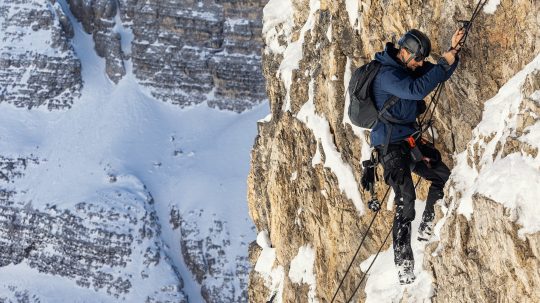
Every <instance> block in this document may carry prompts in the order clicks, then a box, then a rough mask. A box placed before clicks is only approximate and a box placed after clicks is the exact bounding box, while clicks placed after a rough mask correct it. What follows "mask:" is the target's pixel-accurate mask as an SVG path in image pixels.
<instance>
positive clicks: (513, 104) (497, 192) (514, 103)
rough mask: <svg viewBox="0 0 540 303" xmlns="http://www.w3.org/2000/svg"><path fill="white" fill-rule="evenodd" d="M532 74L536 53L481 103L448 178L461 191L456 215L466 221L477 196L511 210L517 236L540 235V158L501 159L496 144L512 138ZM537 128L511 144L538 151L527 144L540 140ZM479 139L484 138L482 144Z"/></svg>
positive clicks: (539, 144)
mask: <svg viewBox="0 0 540 303" xmlns="http://www.w3.org/2000/svg"><path fill="white" fill-rule="evenodd" d="M535 70H540V55H538V56H537V57H536V58H535V59H534V60H533V61H532V62H531V63H529V64H528V65H527V66H526V67H525V68H524V69H523V70H521V71H520V72H518V73H517V74H516V75H515V76H514V77H512V78H511V79H510V80H509V81H508V82H507V83H506V84H505V85H503V86H502V87H501V88H500V90H499V92H498V93H497V95H495V96H494V97H493V98H491V99H490V100H488V101H486V103H485V104H484V112H483V115H482V121H480V123H479V124H478V126H477V127H476V128H475V129H474V131H473V139H472V140H471V142H470V143H469V145H468V151H467V150H466V151H464V152H462V153H461V154H459V155H457V157H456V160H457V162H456V166H455V168H454V169H453V171H452V176H451V178H452V180H453V181H454V183H455V187H454V188H451V189H450V190H451V192H452V191H458V192H461V193H462V198H461V199H460V200H459V201H458V203H459V204H458V208H457V212H458V213H459V214H463V215H465V216H466V217H467V218H468V219H470V218H471V215H472V213H473V204H472V201H473V199H472V197H473V195H474V194H475V193H479V194H481V195H483V196H486V197H488V198H490V199H492V200H494V201H496V202H498V203H501V204H502V205H503V206H504V207H506V208H508V209H510V210H512V212H513V213H514V214H515V218H516V223H518V224H519V225H521V226H522V228H521V229H520V230H519V235H520V236H524V234H527V233H535V232H538V231H540V208H539V207H538V197H539V196H540V186H538V184H540V169H539V168H540V155H537V156H536V157H535V158H533V157H531V156H528V155H524V154H522V153H521V152H516V153H512V154H509V155H507V156H505V157H504V158H503V157H502V155H501V153H502V152H501V150H500V149H499V146H500V144H503V145H504V143H505V142H506V141H507V140H508V139H512V137H514V136H515V129H516V128H517V123H518V116H519V115H518V114H519V111H520V106H521V103H522V101H523V98H524V97H525V96H523V95H522V86H523V84H524V82H525V79H526V77H527V76H528V75H529V74H530V73H532V72H534V71H535ZM534 96H535V94H533V97H534ZM538 125H539V123H538V122H537V123H536V124H534V125H532V126H530V127H528V128H527V130H528V131H529V132H528V133H527V134H526V135H524V136H522V137H518V138H517V140H519V141H522V142H526V143H528V144H530V145H531V146H532V147H535V148H538V149H539V150H540V141H538V140H531V139H532V138H540V127H538ZM483 138H490V140H489V142H484V140H485V139H483ZM476 144H479V145H480V146H481V147H482V149H481V151H480V154H475V153H476V152H475V149H474V148H473V146H475V145H476ZM468 152H469V154H471V155H470V156H468ZM468 157H479V161H478V165H475V164H473V167H470V166H469V164H468V163H467V158H468Z"/></svg>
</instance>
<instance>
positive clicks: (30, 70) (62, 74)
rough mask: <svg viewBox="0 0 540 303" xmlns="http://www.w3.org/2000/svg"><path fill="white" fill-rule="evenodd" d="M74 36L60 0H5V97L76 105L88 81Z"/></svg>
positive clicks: (0, 46) (0, 49)
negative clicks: (84, 80)
mask: <svg viewBox="0 0 540 303" xmlns="http://www.w3.org/2000/svg"><path fill="white" fill-rule="evenodd" d="M72 35H73V29H72V28H71V25H70V23H69V22H68V20H67V18H66V16H65V15H64V13H63V12H62V10H61V9H60V6H59V5H58V3H56V1H54V0H50V1H49V0H48V1H31V0H13V1H2V2H0V102H8V103H12V104H14V105H16V106H18V107H26V108H33V107H38V106H43V107H46V108H48V109H59V108H69V107H71V105H72V104H73V101H74V99H76V98H77V97H78V96H79V95H80V94H79V90H80V88H81V82H82V80H81V73H80V70H81V64H80V62H79V60H78V59H77V57H76V55H75V52H74V51H73V49H72V48H71V46H70V44H69V38H70V37H71V36H72Z"/></svg>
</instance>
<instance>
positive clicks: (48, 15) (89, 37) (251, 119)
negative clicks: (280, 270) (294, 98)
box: [0, 0, 268, 303]
mask: <svg viewBox="0 0 540 303" xmlns="http://www.w3.org/2000/svg"><path fill="white" fill-rule="evenodd" d="M69 2H71V3H68V2H66V1H54V0H53V1H44V2H43V1H33V0H27V1H23V0H17V1H9V2H2V3H0V15H1V19H0V29H2V31H0V35H1V36H0V43H2V44H0V60H1V61H0V62H1V63H0V91H1V94H0V98H1V99H0V101H3V102H1V103H0V139H1V142H2V144H0V184H1V185H0V266H1V267H0V281H1V282H0V301H2V302H42V303H43V302H246V301H247V297H246V294H247V279H248V273H249V270H250V264H249V262H248V260H247V250H248V245H249V243H250V242H252V241H253V240H254V239H255V233H254V230H253V225H252V222H251V220H250V219H249V218H248V211H247V205H246V182H245V180H246V177H247V173H248V169H249V150H250V148H251V145H252V141H253V138H254V137H255V134H256V123H255V122H256V121H257V120H259V119H260V118H262V117H264V116H265V115H266V114H267V111H268V109H267V105H266V104H264V103H261V102H262V100H263V98H262V95H263V94H261V92H260V90H258V88H257V85H258V84H256V81H258V80H257V78H256V77H251V76H249V73H248V75H247V76H246V75H244V74H243V73H242V71H243V70H239V71H237V72H236V73H238V74H239V75H244V76H243V77H246V78H250V81H253V82H250V83H251V84H250V85H251V86H252V87H251V88H252V91H253V92H255V95H257V94H258V95H257V96H258V98H256V97H253V96H251V97H253V98H252V99H250V98H243V99H242V98H240V99H239V100H240V101H239V103H237V104H232V103H227V101H231V100H233V99H234V96H235V94H239V95H241V94H243V93H242V88H238V90H236V88H235V87H232V86H231V85H229V84H227V83H229V82H230V81H233V80H232V79H230V77H232V75H228V76H226V77H225V78H227V77H228V78H227V79H225V78H224V80H223V81H221V82H220V81H217V80H215V79H218V80H219V79H221V78H220V77H224V76H222V75H223V73H218V74H217V75H214V77H213V79H214V80H213V81H211V83H212V85H210V86H209V90H210V91H212V90H215V91H216V92H217V91H221V92H222V93H216V94H213V95H208V94H206V93H205V96H206V98H204V99H201V98H199V97H200V94H197V93H193V94H192V92H189V91H187V90H184V89H183V88H178V87H175V85H176V84H178V83H179V82H182V80H181V79H182V77H183V76H182V75H181V73H183V72H186V73H187V74H189V72H188V71H189V69H187V70H186V69H185V67H182V66H178V67H177V68H178V69H179V70H182V71H181V72H179V71H178V70H177V69H174V68H173V69H172V71H171V73H172V74H171V75H172V76H174V77H176V76H179V77H180V80H178V79H177V80H176V81H177V82H174V83H167V81H168V80H167V79H160V80H156V81H155V82H153V83H154V84H155V83H158V81H161V84H163V85H165V84H167V85H170V87H169V88H168V89H169V90H170V92H171V93H170V94H168V95H167V96H165V95H164V94H157V95H156V91H157V89H156V85H154V84H152V83H150V82H148V81H147V80H148V79H149V78H148V77H149V75H156V73H155V71H154V72H152V71H149V70H148V69H147V68H150V67H151V68H153V69H161V70H165V65H168V64H170V62H172V61H167V60H165V59H163V58H166V57H167V56H168V55H169V54H170V55H171V56H179V57H175V58H181V57H182V56H180V55H179V54H178V52H180V51H179V50H178V52H177V50H175V49H171V47H168V48H169V49H170V50H169V51H168V52H167V55H165V52H161V51H160V52H159V53H156V54H154V56H153V57H152V60H154V61H155V62H161V63H162V66H154V65H153V64H154V61H152V62H150V61H147V62H145V63H144V66H143V65H141V64H142V63H141V62H142V61H141V60H142V59H141V58H142V57H143V56H144V57H145V58H146V59H148V60H149V59H150V55H149V54H148V52H146V53H145V52H140V51H136V50H135V48H136V47H133V48H131V52H129V51H130V46H136V45H139V46H140V44H141V43H142V42H141V41H142V38H141V36H140V35H139V34H140V33H138V32H137V31H140V30H143V29H144V28H145V27H144V26H143V24H142V23H141V24H138V25H137V22H142V20H141V19H140V18H137V17H134V15H133V14H137V13H142V12H143V11H144V10H139V7H138V6H134V7H129V5H130V3H131V2H129V1H126V2H123V1H119V2H117V1H95V2H94V1H69ZM170 2H171V3H169V7H172V5H173V4H174V3H173V2H172V1H170ZM201 3H202V2H201ZM205 3H206V2H205ZM70 4H71V5H70ZM91 4H96V6H95V7H105V8H106V10H105V11H107V12H108V14H105V15H104V16H105V17H103V18H101V19H99V20H100V22H102V23H107V22H106V21H107V18H106V16H113V17H114V18H113V20H116V23H114V22H113V23H114V24H113V25H112V26H109V27H107V28H106V30H104V29H103V28H100V30H102V31H101V32H98V30H96V31H94V30H89V28H87V27H88V25H87V24H85V22H84V21H83V23H79V22H78V19H77V18H76V17H75V16H74V15H73V13H72V10H71V9H73V10H74V11H76V7H79V6H80V7H85V8H88V7H92V6H91ZM132 4H133V3H132ZM135 4H136V3H135ZM135 4H133V5H135ZM183 4H185V5H186V6H188V5H197V3H188V4H186V3H183ZM100 5H102V6H100ZM108 5H109V6H108ZM110 5H112V7H113V8H114V9H113V10H112V8H111V7H110ZM227 5H229V6H231V5H230V4H227ZM155 6H157V7H161V4H155ZM95 7H94V8H95ZM215 8H216V9H218V8H219V7H218V6H217V5H215ZM124 9H126V10H127V9H131V11H132V12H131V14H132V15H130V18H132V19H129V20H128V19H124V18H123V17H124V15H123V14H124V13H123V10H124ZM187 9H188V8H185V10H186V11H187ZM201 9H202V8H201ZM229 9H230V10H233V9H231V8H229ZM111 10H112V12H113V14H112V15H111V13H110V12H111ZM233 11H234V10H233ZM237 11H239V12H242V10H237ZM161 13H162V14H160V15H159V16H160V18H163V19H167V14H165V13H163V11H161ZM125 14H128V15H129V14H130V13H125ZM182 14H183V13H182ZM90 16H92V18H94V17H95V18H99V17H100V13H99V11H97V10H93V11H91V14H90ZM182 16H184V17H185V14H183V15H182ZM78 17H80V15H78ZM244 17H246V20H245V21H241V20H237V21H236V23H234V24H238V25H239V26H240V25H242V24H243V25H244V26H245V27H247V28H249V26H247V25H249V24H251V23H253V22H256V20H255V21H249V20H251V19H249V18H252V19H253V18H255V17H256V14H255V13H253V14H252V15H249V14H248V13H246V14H245V16H244ZM119 18H120V19H122V21H121V22H120V21H119ZM170 18H172V17H170ZM170 18H169V19H170ZM204 18H206V17H205V16H199V17H198V18H195V17H193V16H192V18H191V19H190V20H191V21H192V22H194V23H197V22H202V20H203V19H204ZM169 19H167V20H169ZM188 19H189V18H188ZM96 20H97V19H96ZM197 20H198V21H197ZM220 20H221V21H220V22H221V23H220V24H221V26H223V24H225V23H227V22H228V21H227V20H226V19H224V18H222V19H220ZM169 21H171V20H169ZM160 22H161V24H166V23H167V21H166V20H165V21H164V20H161V21H160ZM250 22H251V23H250ZM154 23H155V21H151V22H150V23H149V24H147V25H146V26H147V27H148V28H150V27H151V26H152V24H154ZM215 23H216V24H217V23H219V22H217V21H216V22H215ZM158 24H159V22H158ZM177 24H181V25H185V24H186V22H181V23H177ZM246 24H247V25H246ZM109 25H110V24H109ZM92 26H94V25H91V26H90V29H92ZM96 28H98V26H96ZM255 28H256V27H255ZM176 30H177V31H178V32H176V34H177V37H176V39H177V40H178V41H181V38H182V37H183V36H182V33H183V31H187V32H190V31H189V30H186V29H184V30H183V31H182V30H179V29H178V28H177V29H176ZM161 32H162V31H161V30H159V29H158V30H157V32H156V33H161ZM163 32H164V31H163ZM191 32H196V30H192V31H191ZM89 33H90V34H89ZM229 34H230V35H234V33H233V31H229ZM107 35H111V37H114V39H109V38H107V37H105V40H106V41H109V43H113V42H114V41H119V42H120V44H119V48H120V50H121V52H118V53H116V54H120V55H119V56H117V57H115V56H114V53H101V52H100V51H99V49H100V46H99V44H100V43H101V42H99V37H101V38H103V36H107ZM239 35H240V36H241V35H242V34H241V32H240V34H239ZM96 37H98V38H96ZM168 38H169V39H173V38H174V37H173V35H172V34H171V33H169V36H168ZM246 39H247V38H246ZM158 40H159V39H158ZM111 41H113V42H111ZM225 41H228V40H227V39H225ZM159 43H160V42H159V41H156V42H154V44H153V45H154V47H156V48H157V47H161V44H159ZM229 44H230V45H229V46H230V47H233V46H234V43H229ZM256 46H257V44H256V43H255V42H254V44H253V47H252V49H251V51H254V49H255V47H256ZM163 47H164V48H167V46H163ZM179 47H180V48H181V49H191V50H192V51H194V50H193V47H190V46H188V47H186V48H182V47H181V45H180V46H179ZM105 49H108V48H107V47H105ZM111 49H112V48H111ZM156 50H157V49H156ZM201 53H206V52H205V50H204V49H203V50H202V51H201ZM229 54H230V55H231V56H232V57H234V58H236V59H237V60H238V62H237V63H236V64H237V65H240V63H242V60H244V59H245V60H247V62H248V63H249V62H251V63H252V66H251V67H250V68H252V69H253V70H252V71H250V73H256V72H257V69H256V66H257V65H258V64H260V63H257V60H259V59H258V58H257V56H255V55H252V56H251V57H242V56H239V55H237V56H235V55H234V53H233V52H232V51H230V50H229ZM222 55H224V54H223V53H222ZM137 56H139V57H137ZM225 57H226V56H225ZM208 59H209V57H208V58H207V57H205V58H202V59H201V60H202V61H201V62H204V61H208ZM137 60H139V61H137ZM171 60H172V59H171ZM184 60H185V58H184ZM190 62H191V63H194V64H196V63H197V60H196V59H193V58H191V59H190ZM115 64H117V65H115ZM120 66H121V67H122V68H123V71H122V68H119V67H120ZM245 66H249V64H247V63H246V65H245ZM143 73H147V75H146V77H147V78H145V76H141V75H142V74H143ZM179 73H180V74H179ZM206 73H208V74H210V75H211V74H212V72H211V71H207V72H206ZM220 75H221V76H220ZM195 78H196V77H195ZM195 78H193V79H195ZM211 78H212V77H211ZM258 79H261V78H258ZM197 81H199V82H201V83H202V80H201V79H199V80H197ZM161 91H163V90H161ZM225 91H226V92H227V93H225ZM172 92H174V94H172ZM178 94H184V96H192V97H193V99H191V100H188V99H185V100H184V99H182V98H178V96H177V95H178ZM225 95H227V96H225ZM255 95H254V96H255ZM244 97H245V96H244ZM248 97H250V96H248ZM179 100H180V101H179ZM182 100H184V101H185V102H184V101H182ZM162 101H168V102H162ZM177 101H178V102H177ZM231 102H232V101H231ZM174 103H179V104H181V105H183V107H180V106H178V105H175V104H174ZM190 104H191V105H192V104H200V105H197V106H191V107H189V106H188V107H186V106H187V105H190ZM227 104H229V105H227ZM14 105H16V106H14ZM41 105H44V106H41ZM208 105H210V106H208ZM21 107H23V108H21ZM213 107H219V108H230V109H234V110H235V111H237V112H241V113H237V112H232V111H220V110H218V109H213ZM25 108H26V109H25ZM58 109H59V110H58Z"/></svg>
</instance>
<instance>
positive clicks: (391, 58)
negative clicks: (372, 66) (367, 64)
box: [375, 42, 407, 70]
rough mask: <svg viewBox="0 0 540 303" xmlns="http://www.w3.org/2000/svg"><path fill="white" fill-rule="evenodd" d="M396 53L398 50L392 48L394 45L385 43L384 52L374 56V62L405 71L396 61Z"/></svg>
mask: <svg viewBox="0 0 540 303" xmlns="http://www.w3.org/2000/svg"><path fill="white" fill-rule="evenodd" d="M397 53H398V49H397V48H396V47H395V46H394V43H392V42H388V43H386V46H385V48H384V51H382V52H378V53H376V54H375V60H377V61H379V62H381V64H382V65H390V66H393V67H396V68H403V69H405V70H407V68H406V67H405V66H403V65H402V64H401V63H399V62H398V61H397V59H396V58H397V57H396V56H397Z"/></svg>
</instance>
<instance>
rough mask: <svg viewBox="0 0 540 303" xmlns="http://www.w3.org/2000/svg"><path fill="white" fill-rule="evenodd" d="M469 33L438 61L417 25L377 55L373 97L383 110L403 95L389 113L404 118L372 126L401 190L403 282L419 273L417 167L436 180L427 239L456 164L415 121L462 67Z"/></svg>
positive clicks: (396, 233) (423, 235) (397, 238)
mask: <svg viewBox="0 0 540 303" xmlns="http://www.w3.org/2000/svg"><path fill="white" fill-rule="evenodd" d="M463 34H464V31H463V30H462V29H460V30H458V31H456V32H455V33H454V35H453V37H452V44H451V46H452V47H451V48H450V50H449V51H447V52H445V53H444V54H443V55H442V57H441V58H440V59H439V61H438V64H432V63H430V62H427V61H424V60H425V59H426V57H428V56H429V53H430V51H431V42H430V40H429V38H428V37H427V36H426V35H425V34H424V33H422V32H420V31H419V30H416V29H413V30H410V31H408V32H407V33H405V35H403V37H401V38H400V40H399V42H398V45H399V48H395V47H394V44H392V43H387V45H386V48H385V50H384V51H383V52H379V53H377V54H376V55H375V60H377V61H379V62H380V63H381V64H382V66H381V68H380V70H379V72H378V74H377V76H376V78H375V79H374V82H373V98H374V101H375V103H376V106H377V108H378V110H379V111H380V110H381V109H382V107H383V105H384V103H385V101H387V100H388V99H390V98H391V97H392V96H396V97H398V98H399V101H397V103H395V104H394V105H393V106H392V107H391V108H389V109H388V113H389V114H390V115H391V117H393V118H395V119H396V121H399V122H401V123H378V124H377V125H376V126H375V127H374V128H373V131H372V132H371V145H372V146H374V147H375V148H376V149H377V151H378V153H379V159H380V161H381V163H382V165H383V168H384V180H385V182H386V183H387V184H388V185H390V186H392V188H393V190H394V192H395V194H396V199H395V201H396V214H395V217H394V224H393V233H392V235H393V248H394V262H395V264H396V266H397V268H398V274H399V281H400V283H401V284H409V283H412V282H413V281H414V279H415V275H414V257H413V252H412V249H411V222H412V221H413V220H414V217H415V210H414V203H415V200H416V194H415V188H414V184H413V180H412V177H411V171H412V172H414V173H416V174H417V175H419V176H421V177H423V178H425V179H427V180H429V181H431V186H430V188H429V193H428V197H427V200H426V207H425V210H424V213H423V215H422V222H421V223H420V228H419V240H427V239H429V237H430V236H431V234H432V229H433V219H434V217H435V215H434V204H435V202H436V201H437V200H439V199H441V198H442V197H443V188H444V185H445V183H446V181H447V180H448V177H449V175H450V170H449V169H448V167H447V166H446V165H445V164H444V163H443V162H442V161H441V160H440V154H439V152H438V151H437V150H436V149H435V148H434V147H433V146H432V145H430V144H426V143H425V142H424V141H423V140H421V139H419V138H417V137H418V136H417V134H418V129H417V125H416V123H415V121H416V118H417V116H418V115H419V114H421V113H422V111H423V110H425V103H424V101H423V99H424V98H425V97H426V96H427V95H428V94H429V93H430V92H431V91H432V90H434V89H435V88H436V87H437V85H438V84H439V83H441V82H444V81H446V80H448V79H449V78H450V76H451V75H452V73H453V72H454V70H455V69H456V67H457V63H458V57H457V53H458V50H459V48H460V45H459V42H460V41H461V38H462V37H463ZM403 122H405V123H403ZM411 136H412V137H411ZM407 139H408V140H409V141H407ZM413 139H415V140H413ZM410 140H413V142H410ZM414 141H416V142H414ZM415 143H416V144H417V146H418V147H419V148H420V150H421V151H422V154H423V157H421V159H422V160H420V161H419V162H416V161H418V160H417V159H413V158H414V157H412V156H411V144H412V145H414V144H415Z"/></svg>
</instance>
